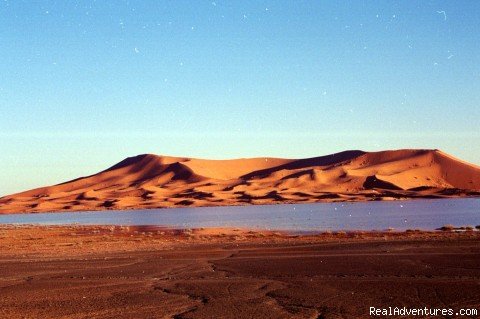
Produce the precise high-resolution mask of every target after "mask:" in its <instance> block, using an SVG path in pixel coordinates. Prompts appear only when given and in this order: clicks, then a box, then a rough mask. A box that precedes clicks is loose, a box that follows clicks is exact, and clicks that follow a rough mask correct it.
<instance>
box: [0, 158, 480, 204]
mask: <svg viewBox="0 0 480 319" xmlns="http://www.w3.org/2000/svg"><path fill="white" fill-rule="evenodd" d="M478 195H480V167H478V166H476V165H473V164H469V163H466V162H463V161H461V160H458V159H456V158H454V157H452V156H450V155H448V154H445V153H443V152H441V151H439V150H396V151H382V152H363V151H346V152H341V153H336V154H332V155H328V156H321V157H314V158H307V159H281V158H249V159H234V160H205V159H194V158H186V157H168V156H157V155H152V154H144V155H138V156H135V157H129V158H126V159H125V160H123V161H121V162H119V163H117V164H115V165H114V166H112V167H110V168H108V169H106V170H104V171H102V172H99V173H97V174H94V175H90V176H87V177H81V178H77V179H75V180H71V181H68V182H65V183H61V184H58V185H53V186H48V187H41V188H37V189H33V190H29V191H26V192H22V193H18V194H13V195H9V196H5V197H2V198H0V213H14V212H46V211H81V210H100V209H134V208H139V209H140V208H155V207H178V206H220V205H245V204H272V203H297V202H305V203H309V202H318V201H360V200H393V199H405V198H417V197H420V198H422V197H428V198H439V197H456V196H478Z"/></svg>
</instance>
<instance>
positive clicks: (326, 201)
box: [0, 192, 480, 216]
mask: <svg viewBox="0 0 480 319" xmlns="http://www.w3.org/2000/svg"><path fill="white" fill-rule="evenodd" d="M348 195H351V196H354V195H355V196H359V194H348ZM479 198H480V193H478V194H477V192H475V194H473V195H470V194H469V195H464V194H462V195H443V196H439V195H436V196H435V197H432V196H430V195H427V196H422V195H417V196H407V197H388V196H384V197H382V196H379V197H373V198H372V197H364V198H355V199H342V198H335V199H320V200H317V201H312V202H308V201H295V200H292V201H289V200H284V201H277V202H261V203H244V202H236V203H227V204H223V205H209V204H206V205H205V204H197V203H195V204H193V205H177V204H176V205H175V206H157V207H154V206H146V207H121V208H116V207H113V206H112V207H103V206H102V207H93V208H88V209H80V210H76V209H73V210H25V211H13V212H4V211H0V216H2V215H23V214H56V213H88V212H101V211H109V212H110V211H118V212H122V211H132V210H154V209H161V210H164V209H165V210H175V209H177V208H179V209H185V208H221V207H248V206H275V205H304V204H357V203H374V202H376V203H382V202H408V201H419V200H449V199H450V200H454V199H479Z"/></svg>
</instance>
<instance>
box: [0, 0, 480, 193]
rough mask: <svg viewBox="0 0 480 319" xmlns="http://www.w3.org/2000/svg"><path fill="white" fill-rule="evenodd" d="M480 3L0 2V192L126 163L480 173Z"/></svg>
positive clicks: (56, 181) (7, 0) (39, 184)
mask: <svg viewBox="0 0 480 319" xmlns="http://www.w3.org/2000/svg"><path fill="white" fill-rule="evenodd" d="M479 14H480V1H474V0H472V1H328V2H327V1H221V0H215V1H157V0H155V1H153V0H152V1H116V0H115V1H114V0H112V1H106V0H105V1H20V0H18V1H13V0H12V1H10V0H2V1H1V3H0V165H1V166H0V167H1V169H0V195H5V194H8V193H12V192H17V191H21V190H25V189H29V188H32V187H37V186H43V185H46V184H54V183H59V182H62V181H65V180H68V179H72V178H75V177H78V176H83V175H88V174H92V173H95V172H97V171H99V170H102V169H104V168H106V167H108V166H110V165H112V164H114V163H116V162H118V161H120V160H122V159H123V158H125V157H127V156H133V155H136V154H140V153H155V154H165V155H179V156H190V157H204V158H233V157H252V156H276V157H292V158H297V157H307V156H318V155H325V154H329V153H333V152H337V151H342V150H346V149H363V150H367V151H374V150H382V149H394V148H439V149H442V150H444V151H446V152H449V153H451V154H453V155H455V156H457V157H460V158H462V159H465V160H468V161H470V162H473V163H476V164H480V15H479Z"/></svg>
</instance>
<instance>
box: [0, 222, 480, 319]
mask: <svg viewBox="0 0 480 319" xmlns="http://www.w3.org/2000/svg"><path fill="white" fill-rule="evenodd" d="M479 239H480V233H479V232H476V231H470V232H468V231H467V232H418V231H417V232H415V231H413V232H402V233H400V232H399V233H396V232H390V233H389V232H386V233H343V232H340V233H327V234H318V235H302V236H299V235H291V234H285V233H276V232H253V231H248V230H241V229H196V230H195V229H193V230H191V229H189V230H169V229H162V228H152V227H148V228H147V227H136V228H135V227H103V226H102V227H96V226H88V227H87V226H68V227H67V226H63V227H48V226H43V227H37V226H1V228H0V273H1V278H0V291H1V298H0V317H2V318H367V317H369V307H377V308H386V307H389V306H392V307H396V306H398V307H403V306H406V307H411V308H423V307H431V308H453V309H455V310H458V309H460V308H469V309H471V308H476V309H480V298H479V296H480V245H479V244H478V243H479ZM464 318H466V317H464Z"/></svg>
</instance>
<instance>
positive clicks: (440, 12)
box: [437, 11, 447, 21]
mask: <svg viewBox="0 0 480 319" xmlns="http://www.w3.org/2000/svg"><path fill="white" fill-rule="evenodd" d="M437 13H439V14H443V20H444V21H447V13H446V12H445V11H437Z"/></svg>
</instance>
